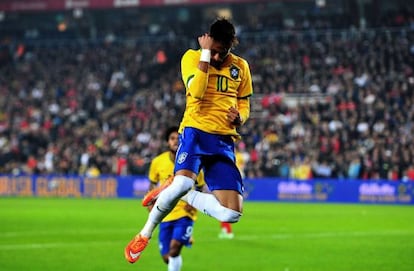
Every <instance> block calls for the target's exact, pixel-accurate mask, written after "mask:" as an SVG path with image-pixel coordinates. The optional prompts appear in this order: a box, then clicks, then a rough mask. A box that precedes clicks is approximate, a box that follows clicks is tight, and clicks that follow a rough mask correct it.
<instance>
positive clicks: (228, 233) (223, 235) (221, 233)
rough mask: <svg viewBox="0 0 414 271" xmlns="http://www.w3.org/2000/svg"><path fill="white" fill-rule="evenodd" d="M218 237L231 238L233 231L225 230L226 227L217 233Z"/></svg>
mask: <svg viewBox="0 0 414 271" xmlns="http://www.w3.org/2000/svg"><path fill="white" fill-rule="evenodd" d="M218 238H220V239H233V238H234V233H232V232H227V231H226V229H222V230H221V232H220V233H219V235H218Z"/></svg>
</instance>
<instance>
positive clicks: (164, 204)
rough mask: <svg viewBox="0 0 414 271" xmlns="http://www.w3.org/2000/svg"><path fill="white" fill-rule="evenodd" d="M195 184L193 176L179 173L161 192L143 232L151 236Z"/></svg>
mask: <svg viewBox="0 0 414 271" xmlns="http://www.w3.org/2000/svg"><path fill="white" fill-rule="evenodd" d="M193 185H194V181H193V179H191V178H188V177H185V176H181V175H177V176H175V177H174V181H173V182H172V184H171V185H170V186H169V187H167V188H166V189H165V190H164V191H162V192H161V193H160V195H159V196H158V199H157V201H156V202H155V204H154V207H153V208H152V210H151V212H150V213H149V216H148V219H147V222H146V223H145V225H144V228H143V229H142V230H141V232H140V233H141V234H142V235H143V236H145V237H148V238H150V237H151V236H152V232H153V231H154V229H155V227H156V226H157V225H158V224H159V223H160V222H161V220H162V219H163V218H164V217H165V216H166V215H167V214H168V213H169V212H170V211H171V210H172V208H174V206H175V205H176V204H177V202H178V201H179V200H180V198H181V196H182V195H184V194H185V193H187V191H188V190H190V189H191V188H192V187H193Z"/></svg>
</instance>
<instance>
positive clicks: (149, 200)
mask: <svg viewBox="0 0 414 271" xmlns="http://www.w3.org/2000/svg"><path fill="white" fill-rule="evenodd" d="M173 180H174V176H171V177H169V178H168V179H166V180H165V181H164V183H163V184H161V185H160V186H158V187H155V188H154V189H152V190H151V191H148V193H147V194H146V195H145V196H144V198H143V199H142V206H144V207H148V206H150V205H153V204H154V203H155V201H156V200H157V198H158V196H159V195H160V193H161V192H162V191H163V190H164V189H165V188H167V187H168V186H170V185H171V184H172V182H173Z"/></svg>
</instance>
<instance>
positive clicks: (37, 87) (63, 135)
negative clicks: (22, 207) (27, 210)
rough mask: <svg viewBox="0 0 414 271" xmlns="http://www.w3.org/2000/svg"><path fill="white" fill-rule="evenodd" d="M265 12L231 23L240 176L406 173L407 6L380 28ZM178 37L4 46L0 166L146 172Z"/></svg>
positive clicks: (412, 166)
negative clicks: (247, 100)
mask: <svg viewBox="0 0 414 271" xmlns="http://www.w3.org/2000/svg"><path fill="white" fill-rule="evenodd" d="M269 18H271V17H269ZM266 22H267V24H266V25H265V26H261V27H260V29H257V24H255V19H254V18H252V19H251V24H250V25H249V24H247V23H246V24H245V25H240V31H241V34H240V35H239V36H240V37H239V38H240V45H239V46H238V47H237V48H236V49H235V52H236V53H237V54H240V55H242V56H244V57H245V58H246V59H247V60H248V61H249V64H250V66H251V71H252V75H253V80H254V91H255V93H254V97H252V115H251V119H250V120H249V121H248V122H247V123H246V125H245V126H243V127H242V128H241V130H240V133H241V134H242V136H243V140H242V141H241V142H239V143H238V144H237V149H238V151H240V152H243V153H244V157H245V159H246V161H247V163H246V172H245V174H246V176H247V177H249V178H254V177H286V178H295V179H301V180H306V179H309V178H311V177H316V178H338V179H384V180H394V181H397V180H414V138H413V137H414V136H413V135H414V70H413V69H414V23H413V17H412V16H411V17H406V18H405V19H404V20H403V21H401V22H399V23H398V25H395V20H394V21H392V22H393V24H391V25H389V26H393V28H377V29H357V28H355V27H348V28H340V29H336V30H332V29H331V28H332V25H329V24H328V25H326V24H323V23H322V24H321V21H317V23H313V22H309V21H306V23H302V24H301V26H302V27H300V29H299V30H298V29H292V27H289V26H285V27H284V28H283V29H282V30H279V31H276V30H272V26H274V23H275V22H272V21H271V20H268V21H266ZM236 23H239V22H237V21H236ZM304 25H306V27H305V29H304V27H303V26H304ZM314 25H317V26H318V27H313V26H314ZM170 31H171V29H170ZM243 34H245V35H244V36H243ZM194 35H196V34H194ZM181 37H182V36H180V35H171V33H170V34H169V35H168V38H167V39H163V40H153V39H148V40H145V41H134V42H131V40H126V41H124V42H117V41H116V40H111V39H107V40H105V41H103V42H98V43H76V42H74V43H68V44H66V43H64V44H54V43H51V44H41V45H27V44H16V46H14V47H13V50H9V51H8V52H7V53H6V54H4V50H3V54H2V56H1V58H0V94H1V96H0V168H1V172H2V173H6V174H16V175H18V174H33V173H36V174H86V175H90V176H96V175H97V174H118V175H126V174H137V175H142V174H146V172H147V169H148V165H149V162H150V161H151V159H152V158H153V157H154V156H156V155H157V154H159V153H160V152H161V151H162V150H163V149H164V147H165V146H164V145H163V138H162V135H163V132H164V129H165V128H166V127H168V126H170V125H171V124H177V122H178V121H179V120H180V118H181V114H182V113H183V109H184V106H185V104H184V101H185V97H184V95H185V93H184V87H183V84H182V82H181V78H180V77H179V76H180V75H179V74H180V71H179V69H180V63H179V62H180V61H179V60H180V57H181V54H182V53H183V51H182V50H184V49H186V48H187V47H188V44H193V45H196V44H195V43H194V41H195V36H194V37H193V34H191V36H188V37H186V38H181Z"/></svg>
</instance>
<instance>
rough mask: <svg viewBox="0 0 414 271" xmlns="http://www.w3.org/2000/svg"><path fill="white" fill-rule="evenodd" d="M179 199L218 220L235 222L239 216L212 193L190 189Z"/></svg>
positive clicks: (239, 214)
mask: <svg viewBox="0 0 414 271" xmlns="http://www.w3.org/2000/svg"><path fill="white" fill-rule="evenodd" d="M181 199H182V200H184V201H185V202H187V203H188V204H190V205H191V206H193V207H195V208H196V209H198V210H199V211H201V212H203V213H205V214H206V215H209V216H212V217H214V218H216V219H217V220H219V221H224V222H237V221H239V218H240V216H241V213H239V212H237V211H235V210H232V209H229V208H227V207H224V206H223V205H221V204H220V202H219V201H218V200H217V199H216V197H215V196H214V195H212V194H208V193H202V192H198V191H195V190H191V191H189V192H188V193H187V194H186V195H184V196H183V197H182V198H181Z"/></svg>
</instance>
